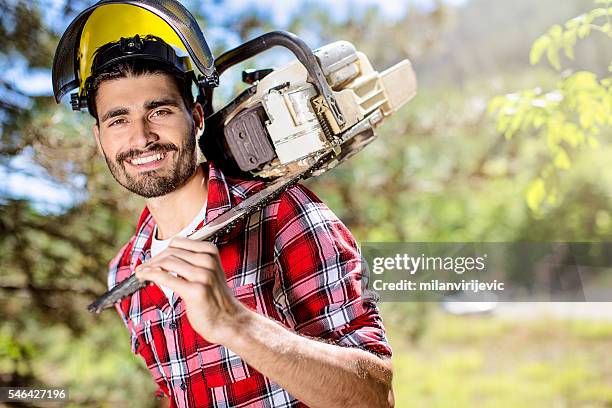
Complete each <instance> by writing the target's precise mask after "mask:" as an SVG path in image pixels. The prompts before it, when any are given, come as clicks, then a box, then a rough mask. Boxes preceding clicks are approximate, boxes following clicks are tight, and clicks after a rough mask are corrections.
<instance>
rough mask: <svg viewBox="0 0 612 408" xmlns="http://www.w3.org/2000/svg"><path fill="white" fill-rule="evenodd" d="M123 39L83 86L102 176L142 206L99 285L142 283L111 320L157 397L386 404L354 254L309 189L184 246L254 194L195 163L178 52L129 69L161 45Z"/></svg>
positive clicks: (372, 311)
mask: <svg viewBox="0 0 612 408" xmlns="http://www.w3.org/2000/svg"><path fill="white" fill-rule="evenodd" d="M113 18H117V15H116V13H115V14H114V15H113ZM92 33H94V34H95V31H92ZM152 34H157V33H152ZM130 38H131V39H130V40H129V42H128V43H124V42H123V40H124V39H123V38H122V40H121V41H122V42H121V43H119V42H114V43H109V44H107V45H105V46H104V47H101V48H100V49H98V50H96V53H97V55H112V56H114V58H108V61H110V62H111V63H106V62H105V63H100V62H99V61H98V62H97V63H96V61H95V60H94V61H93V63H92V68H91V74H90V75H89V77H88V78H87V80H86V81H84V82H86V84H85V85H84V89H86V91H87V94H86V97H87V107H88V109H89V111H90V113H91V114H92V115H93V116H94V117H95V119H96V123H95V124H94V126H93V133H94V135H95V139H96V142H97V145H98V148H99V150H100V153H101V154H102V155H103V157H104V159H105V160H106V162H107V164H108V167H109V169H110V172H111V174H112V175H113V177H114V178H115V179H116V180H117V182H118V183H120V184H121V185H122V186H124V187H125V188H127V189H128V190H130V191H131V192H133V193H135V194H137V195H140V196H142V197H144V199H145V208H144V210H143V212H142V215H141V216H140V219H139V222H138V226H137V229H136V233H135V234H134V236H133V237H132V238H131V239H130V241H129V242H128V243H127V244H126V245H125V246H124V247H123V248H122V249H121V250H120V251H119V253H118V254H117V256H116V257H115V259H114V260H113V261H112V262H111V264H110V272H109V287H110V288H112V287H114V286H115V285H117V284H118V283H119V282H121V281H122V280H124V279H126V278H128V277H129V276H130V275H132V274H136V276H137V277H138V279H139V280H141V281H148V282H150V283H151V284H150V285H148V286H146V287H144V288H143V289H141V290H139V291H138V292H136V293H134V294H133V295H132V296H130V297H128V298H126V299H124V300H123V301H121V302H120V303H119V304H117V310H118V312H119V314H120V315H121V317H122V318H123V321H124V323H125V324H126V326H127V327H128V329H129V331H130V334H131V342H132V351H133V352H134V353H136V354H140V355H141V356H142V357H143V358H144V360H145V362H146V364H147V367H148V368H149V370H150V371H151V373H152V375H153V377H154V379H155V381H156V382H157V384H158V385H159V395H160V396H161V395H162V394H163V395H165V396H166V397H168V400H169V403H170V405H171V406H177V407H217V406H224V407H227V406H231V407H233V406H249V407H260V406H261V407H264V406H265V407H298V406H312V407H361V406H363V407H387V406H393V404H394V401H393V391H392V387H391V377H392V367H391V360H390V356H391V349H390V347H389V345H388V343H387V341H386V339H385V334H384V328H383V326H382V323H381V320H380V318H379V315H378V310H377V309H376V306H375V304H373V303H372V302H368V301H367V300H366V299H364V298H363V297H362V293H361V282H360V278H361V268H362V264H361V258H360V254H359V250H358V247H357V245H356V243H355V241H354V239H353V237H352V236H351V234H350V232H349V231H348V230H347V229H346V227H345V226H344V225H343V224H342V223H341V222H340V220H339V219H338V218H337V217H336V216H335V215H334V214H333V213H332V212H331V211H330V210H329V209H328V208H327V207H326V206H325V205H324V204H323V203H322V202H321V201H320V200H319V199H318V198H317V197H316V196H315V195H314V194H313V193H312V192H311V191H309V190H308V189H306V188H305V187H303V186H301V185H297V186H294V187H292V188H290V189H288V190H287V191H285V192H284V193H282V194H281V195H280V196H279V197H278V198H277V199H276V200H274V201H273V202H271V203H269V204H268V205H266V206H265V207H264V208H263V209H261V210H260V211H258V212H256V213H255V214H253V215H251V216H250V217H247V219H245V220H244V221H242V222H240V223H239V224H238V225H236V226H235V227H234V228H233V229H232V230H231V231H230V232H229V233H227V234H225V235H223V236H221V237H219V238H218V239H216V240H215V241H214V242H201V241H194V240H190V239H189V238H188V236H189V235H190V234H191V233H192V232H194V231H195V230H197V229H199V228H201V227H202V225H204V224H206V223H208V222H210V221H211V220H212V219H214V218H215V217H217V216H218V215H219V214H221V213H223V212H224V211H227V210H228V209H229V208H231V207H232V206H235V205H237V204H238V203H240V202H241V201H242V200H244V199H245V198H246V197H248V196H249V195H251V194H253V193H254V192H256V191H258V190H259V189H261V188H262V187H263V183H262V182H260V181H246V180H240V179H236V178H231V177H227V176H226V175H224V173H223V172H222V170H221V169H219V168H217V167H216V166H215V165H214V164H212V163H203V164H201V165H200V164H198V159H197V157H198V154H197V148H196V145H197V143H196V138H197V137H198V136H199V135H200V134H201V133H202V132H203V131H204V117H203V116H204V115H203V109H202V106H201V104H200V103H198V102H194V100H193V96H192V95H191V86H190V84H191V80H192V79H193V78H192V77H190V76H188V75H185V72H186V69H185V68H180V67H183V66H182V65H180V64H178V63H177V58H176V56H171V57H169V60H170V61H172V62H171V63H169V62H168V61H166V60H160V59H159V58H149V57H147V58H144V57H143V58H138V57H134V55H135V54H138V53H134V52H132V51H133V48H130V47H132V46H133V43H134V42H136V43H138V42H139V41H142V44H140V45H139V46H141V49H147V47H148V48H149V49H154V48H155V47H157V46H160V47H161V46H164V45H166V43H165V42H164V40H162V39H161V38H159V37H155V38H153V37H151V38H148V39H146V40H142V39H141V38H140V37H138V36H135V37H130ZM119 46H121V47H120V48H121V52H120V54H121V58H117V57H116V52H119V51H117V50H119ZM126 47H127V48H126ZM126 49H127V50H128V51H129V52H127V51H126ZM168 52H169V54H172V52H171V51H168ZM154 54H155V52H154ZM155 55H161V54H155ZM164 55H165V54H164ZM98 59H100V58H98ZM81 62H82V61H81ZM177 67H179V68H180V69H177Z"/></svg>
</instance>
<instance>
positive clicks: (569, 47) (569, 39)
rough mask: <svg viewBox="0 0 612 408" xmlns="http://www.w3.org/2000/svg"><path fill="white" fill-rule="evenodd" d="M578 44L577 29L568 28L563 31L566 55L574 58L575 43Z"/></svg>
mask: <svg viewBox="0 0 612 408" xmlns="http://www.w3.org/2000/svg"><path fill="white" fill-rule="evenodd" d="M575 44H576V31H574V30H568V31H566V32H564V33H563V49H564V51H565V56H566V57H567V58H569V59H571V60H573V59H574V45H575Z"/></svg>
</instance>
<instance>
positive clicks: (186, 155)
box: [94, 74, 202, 198]
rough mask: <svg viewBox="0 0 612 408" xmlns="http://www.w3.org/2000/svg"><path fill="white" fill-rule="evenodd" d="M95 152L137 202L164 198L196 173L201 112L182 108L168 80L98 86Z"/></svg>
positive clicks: (129, 79) (159, 78)
mask: <svg viewBox="0 0 612 408" xmlns="http://www.w3.org/2000/svg"><path fill="white" fill-rule="evenodd" d="M96 107H97V114H98V119H99V124H97V125H94V134H95V136H96V141H97V143H98V148H99V149H100V151H101V152H102V154H103V155H104V158H105V159H106V163H107V164H108V168H109V169H110V171H111V173H112V175H113V177H114V178H115V180H117V182H118V183H119V184H121V185H122V186H123V187H125V188H127V189H128V190H130V191H132V192H133V193H136V194H138V195H140V196H143V197H146V198H151V197H159V196H163V195H166V194H168V193H170V192H172V191H174V190H176V189H177V188H178V187H180V186H182V185H183V184H184V183H185V181H187V179H189V177H191V176H192V175H193V173H194V172H195V170H196V168H197V152H196V133H197V128H198V127H201V126H202V108H201V106H200V105H199V104H196V106H195V107H194V109H193V111H192V112H190V111H188V110H187V108H186V107H185V104H184V102H183V99H182V98H181V94H180V92H179V90H178V88H177V86H176V83H175V82H174V81H173V79H172V78H171V77H170V76H168V75H165V74H145V75H141V76H137V77H133V76H130V77H127V78H120V79H114V80H109V81H105V82H103V83H102V84H101V85H100V87H99V89H98V92H97V94H96Z"/></svg>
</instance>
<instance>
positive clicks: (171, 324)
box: [168, 322, 178, 330]
mask: <svg viewBox="0 0 612 408" xmlns="http://www.w3.org/2000/svg"><path fill="white" fill-rule="evenodd" d="M168 327H169V328H170V329H171V330H176V329H177V328H178V324H176V322H172V323H170V326H168Z"/></svg>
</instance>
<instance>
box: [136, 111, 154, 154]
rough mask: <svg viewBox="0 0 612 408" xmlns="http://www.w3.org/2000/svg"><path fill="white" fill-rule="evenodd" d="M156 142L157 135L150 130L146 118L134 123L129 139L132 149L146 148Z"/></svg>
mask: <svg viewBox="0 0 612 408" xmlns="http://www.w3.org/2000/svg"><path fill="white" fill-rule="evenodd" d="M157 140H159V135H158V134H157V133H155V132H154V131H153V130H152V129H151V125H150V123H149V122H148V121H147V119H146V118H142V119H140V120H137V121H135V123H134V126H133V127H132V137H131V145H132V146H133V147H137V148H138V147H147V146H148V145H150V144H151V143H153V142H156V141H157Z"/></svg>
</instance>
